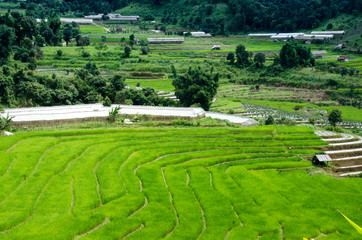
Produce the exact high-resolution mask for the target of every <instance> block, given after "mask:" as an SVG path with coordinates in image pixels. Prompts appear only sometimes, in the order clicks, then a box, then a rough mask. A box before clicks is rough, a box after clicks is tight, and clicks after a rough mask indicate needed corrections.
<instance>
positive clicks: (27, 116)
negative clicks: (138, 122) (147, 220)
mask: <svg viewBox="0 0 362 240" xmlns="http://www.w3.org/2000/svg"><path fill="white" fill-rule="evenodd" d="M118 106H119V107H120V108H121V109H120V111H119V113H120V114H121V115H123V114H127V115H149V116H162V117H175V118H177V117H182V118H185V117H186V118H190V119H193V118H202V117H211V118H215V119H223V120H228V121H230V122H232V123H235V124H241V125H257V124H258V122H257V121H255V120H253V119H251V118H245V117H240V116H235V115H229V114H222V113H215V112H205V111H204V110H203V109H201V108H181V107H153V106H135V105H118V104H113V105H112V106H111V107H104V106H103V105H102V104H100V103H97V104H80V105H67V106H54V107H34V108H13V109H5V111H4V113H2V114H1V115H3V116H7V114H9V116H11V117H14V119H13V121H14V122H29V121H30V122H31V121H52V120H67V119H82V118H91V117H107V116H109V112H110V111H111V110H112V109H114V108H116V107H118Z"/></svg>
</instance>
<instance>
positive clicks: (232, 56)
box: [226, 52, 235, 65]
mask: <svg viewBox="0 0 362 240" xmlns="http://www.w3.org/2000/svg"><path fill="white" fill-rule="evenodd" d="M226 60H228V61H229V64H230V65H232V64H234V62H235V54H234V53H233V52H229V53H228V55H227V56H226Z"/></svg>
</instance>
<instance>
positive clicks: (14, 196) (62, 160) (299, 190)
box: [0, 126, 362, 240]
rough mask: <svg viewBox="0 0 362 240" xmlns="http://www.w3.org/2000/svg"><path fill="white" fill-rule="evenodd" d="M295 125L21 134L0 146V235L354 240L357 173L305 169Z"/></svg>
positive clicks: (307, 139) (311, 142)
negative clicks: (345, 175)
mask: <svg viewBox="0 0 362 240" xmlns="http://www.w3.org/2000/svg"><path fill="white" fill-rule="evenodd" d="M324 144H325V143H324V142H323V141H321V140H320V139H319V137H317V136H316V135H314V134H313V131H312V130H311V129H307V128H301V127H274V126H265V127H253V128H137V129H135V128H128V129H100V130H73V131H57V132H33V133H19V134H17V135H15V136H10V137H2V138H1V141H0V186H1V191H0V206H1V207H0V238H1V239H37V240H38V239H47V240H48V239H161V238H165V239H302V238H303V237H307V238H312V237H313V238H317V237H318V238H321V239H360V235H359V234H358V232H357V231H356V230H355V229H353V227H352V226H350V225H349V223H348V222H347V221H346V220H345V219H344V218H343V216H341V215H340V214H339V213H338V212H337V209H338V210H340V211H342V212H343V213H344V214H346V215H347V216H348V217H349V218H350V219H351V220H353V221H355V222H356V223H357V224H361V222H359V221H360V220H361V219H362V211H361V206H362V204H361V203H362V200H361V193H362V187H361V179H360V178H350V179H336V178H334V177H331V176H329V175H312V174H310V173H311V172H313V167H311V162H310V161H306V160H305V159H306V157H308V156H310V155H309V154H312V153H314V152H315V151H317V150H316V149H315V148H316V147H321V146H324Z"/></svg>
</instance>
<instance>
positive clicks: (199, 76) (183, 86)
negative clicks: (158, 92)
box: [172, 68, 219, 110]
mask: <svg viewBox="0 0 362 240" xmlns="http://www.w3.org/2000/svg"><path fill="white" fill-rule="evenodd" d="M172 84H173V85H174V86H175V95H176V97H177V98H178V99H179V100H180V103H181V105H183V106H185V107H189V106H191V105H192V104H200V106H201V107H202V108H203V109H205V110H209V108H210V105H211V102H212V99H213V97H214V96H215V94H216V92H217V88H218V87H219V74H212V73H210V72H206V71H203V70H201V69H200V68H189V70H188V71H187V73H186V74H183V75H178V76H177V78H176V79H174V80H173V81H172Z"/></svg>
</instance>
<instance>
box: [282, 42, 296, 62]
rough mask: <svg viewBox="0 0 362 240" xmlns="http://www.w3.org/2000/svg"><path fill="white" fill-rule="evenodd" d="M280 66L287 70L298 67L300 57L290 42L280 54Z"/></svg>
mask: <svg viewBox="0 0 362 240" xmlns="http://www.w3.org/2000/svg"><path fill="white" fill-rule="evenodd" d="M279 58H280V64H281V65H282V66H283V67H286V68H293V67H296V66H298V62H299V59H298V55H297V51H296V50H295V44H294V43H291V42H288V43H287V44H285V45H284V46H283V47H282V50H281V51H280V53H279Z"/></svg>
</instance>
